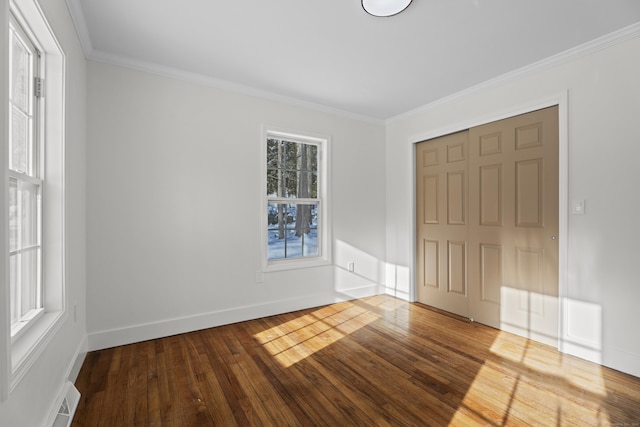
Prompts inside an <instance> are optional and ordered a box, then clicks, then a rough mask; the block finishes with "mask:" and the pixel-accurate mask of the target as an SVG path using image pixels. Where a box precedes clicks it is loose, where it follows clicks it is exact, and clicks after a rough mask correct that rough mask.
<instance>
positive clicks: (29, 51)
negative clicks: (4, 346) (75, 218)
mask: <svg viewBox="0 0 640 427" xmlns="http://www.w3.org/2000/svg"><path fill="white" fill-rule="evenodd" d="M9 24H10V25H9V50H10V54H9V85H10V87H9V111H10V114H11V117H10V120H9V154H10V155H9V171H8V172H9V206H8V210H9V299H10V320H11V337H12V340H15V339H16V338H17V337H18V336H19V335H21V334H22V333H23V332H24V331H26V329H27V328H28V327H29V325H31V324H33V322H34V321H35V320H36V319H38V318H39V317H40V316H41V315H42V314H43V313H44V298H43V297H44V295H43V280H42V275H43V267H42V259H43V253H42V252H43V246H42V189H43V186H44V183H43V181H42V179H40V177H41V176H42V173H41V172H42V171H41V170H40V168H41V166H40V165H42V164H43V163H42V160H43V159H42V158H41V156H42V152H43V150H41V149H40V132H39V126H40V122H39V117H40V113H39V110H40V108H41V107H42V102H40V101H39V100H38V98H36V94H35V91H34V83H35V77H36V76H38V75H39V70H40V66H41V63H40V53H39V51H38V49H37V48H36V46H35V44H34V43H33V41H32V40H31V38H30V37H29V36H28V35H27V34H26V32H25V31H24V30H23V28H22V27H21V26H20V24H19V23H18V22H17V20H16V19H15V18H14V17H13V15H12V16H11V18H10V23H9Z"/></svg>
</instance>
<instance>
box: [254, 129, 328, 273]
mask: <svg viewBox="0 0 640 427" xmlns="http://www.w3.org/2000/svg"><path fill="white" fill-rule="evenodd" d="M265 142H266V144H265V145H264V147H265V158H266V159H265V165H266V168H265V169H264V170H265V181H266V182H265V187H266V203H265V205H264V209H265V210H266V212H264V214H263V221H264V222H266V224H263V232H264V233H265V234H266V236H265V237H266V238H265V251H264V253H265V259H266V265H267V267H275V269H278V267H280V268H296V267H303V266H307V265H309V263H308V262H306V261H315V262H321V263H326V261H327V260H328V251H326V250H325V246H326V245H325V242H326V236H327V233H326V228H327V226H326V223H327V218H326V212H327V209H326V204H327V201H326V191H324V190H325V189H326V181H327V180H326V178H327V177H326V173H325V171H326V165H325V164H324V163H323V159H324V158H325V157H323V151H326V147H327V140H326V139H320V138H315V137H307V136H301V135H293V134H288V133H280V132H267V133H266V135H265ZM267 270H269V268H267Z"/></svg>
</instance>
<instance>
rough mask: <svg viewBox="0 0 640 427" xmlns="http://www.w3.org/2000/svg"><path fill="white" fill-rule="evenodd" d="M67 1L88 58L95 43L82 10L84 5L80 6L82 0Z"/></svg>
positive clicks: (81, 44)
mask: <svg viewBox="0 0 640 427" xmlns="http://www.w3.org/2000/svg"><path fill="white" fill-rule="evenodd" d="M65 3H66V4H67V9H68V10H69V14H70V15H71V20H72V21H73V26H74V27H75V29H76V34H77V35H78V39H79V40H80V46H81V47H82V51H83V52H84V56H85V58H88V57H89V56H90V55H91V54H92V53H93V45H92V44H91V38H90V37H89V28H88V27H87V21H86V20H85V19H84V12H83V11H82V6H80V0H65Z"/></svg>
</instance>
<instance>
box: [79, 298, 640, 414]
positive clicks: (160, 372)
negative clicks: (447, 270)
mask: <svg viewBox="0 0 640 427" xmlns="http://www.w3.org/2000/svg"><path fill="white" fill-rule="evenodd" d="M76 386H77V387H78V389H79V390H80V392H81V393H82V397H81V400H80V404H79V406H78V409H77V412H76V415H75V418H74V421H73V426H76V427H79V426H118V427H120V426H188V427H191V426H447V425H452V426H507V425H509V426H520V425H532V426H571V425H574V426H629V427H632V426H640V379H639V378H636V377H632V376H630V375H626V374H622V373H620V372H617V371H614V370H611V369H607V368H604V367H601V366H599V365H596V364H592V363H589V362H586V361H583V360H580V359H576V358H574V357H570V356H566V355H562V354H560V353H558V351H556V350H555V349H553V348H551V347H549V346H545V345H542V344H539V343H536V342H533V341H528V340H526V339H524V338H520V337H517V336H514V335H511V334H508V333H504V332H500V331H497V330H495V329H492V328H489V327H486V326H482V325H479V324H475V323H470V322H469V321H467V320H465V319H461V318H457V317H455V316H452V315H448V314H446V313H443V312H440V311H438V310H435V309H430V308H428V307H426V306H424V305H420V304H411V303H407V302H405V301H402V300H398V299H395V298H392V297H389V296H376V297H371V298H365V299H360V300H355V301H350V302H344V303H339V304H334V305H330V306H326V307H320V308H317V309H309V310H304V311H299V312H294V313H289V314H283V315H279V316H273V317H268V318H263V319H258V320H254V321H249V322H243V323H237V324H233V325H228V326H222V327H218V328H212V329H207V330H203V331H198V332H192V333H188V334H183V335H178V336H173V337H168V338H162V339H158V340H153V341H147V342H142V343H138V344H132V345H126V346H122V347H116V348H111V349H106V350H101V351H95V352H91V353H89V354H88V355H87V358H86V360H85V363H84V365H83V367H82V370H81V372H80V375H79V377H78V380H77V381H76Z"/></svg>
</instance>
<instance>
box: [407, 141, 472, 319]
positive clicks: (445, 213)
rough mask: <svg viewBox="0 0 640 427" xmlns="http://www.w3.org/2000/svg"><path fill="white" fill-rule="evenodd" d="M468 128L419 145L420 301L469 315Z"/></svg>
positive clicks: (417, 192)
mask: <svg viewBox="0 0 640 427" xmlns="http://www.w3.org/2000/svg"><path fill="white" fill-rule="evenodd" d="M468 137H469V135H468V132H466V131H465V132H460V133H456V134H452V135H447V136H443V137H441V138H437V139H435V140H429V141H425V142H421V143H420V144H418V145H417V147H416V175H417V176H416V179H417V182H416V190H417V191H416V196H417V197H416V204H417V212H416V214H417V227H416V232H417V257H418V262H417V283H418V289H417V291H418V292H417V296H418V301H420V302H422V303H425V304H428V305H431V306H434V307H437V308H441V309H443V310H446V311H449V312H452V313H455V314H459V315H461V316H465V317H468V315H469V301H468V296H469V289H468V282H467V251H468V244H467V239H468V230H467V216H468V215H467V198H468V195H467V185H468V184H467V182H468V178H467V175H468V171H467V169H468V165H467V155H468V147H467V140H468Z"/></svg>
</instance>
